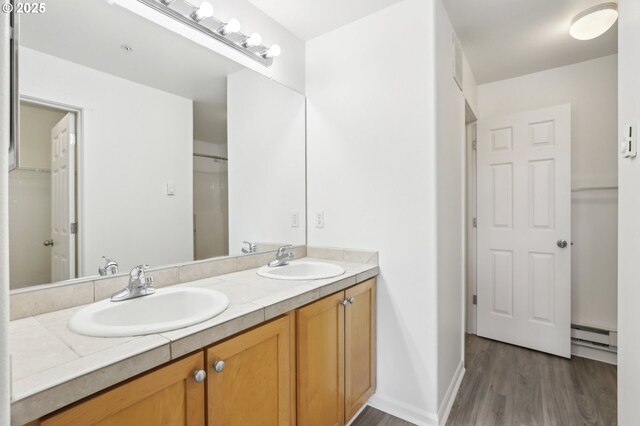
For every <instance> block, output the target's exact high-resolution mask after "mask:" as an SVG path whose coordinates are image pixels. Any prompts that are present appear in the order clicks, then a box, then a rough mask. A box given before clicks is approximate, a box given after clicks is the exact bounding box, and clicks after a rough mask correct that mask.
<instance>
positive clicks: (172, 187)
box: [167, 182, 176, 196]
mask: <svg viewBox="0 0 640 426" xmlns="http://www.w3.org/2000/svg"><path fill="white" fill-rule="evenodd" d="M167 195H168V196H173V195H176V184H175V183H173V182H167Z"/></svg>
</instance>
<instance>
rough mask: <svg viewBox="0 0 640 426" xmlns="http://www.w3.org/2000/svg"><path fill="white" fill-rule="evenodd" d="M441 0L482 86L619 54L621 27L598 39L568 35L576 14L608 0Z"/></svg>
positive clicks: (615, 26)
mask: <svg viewBox="0 0 640 426" xmlns="http://www.w3.org/2000/svg"><path fill="white" fill-rule="evenodd" d="M443 1H444V4H445V7H446V8H447V11H448V13H449V17H450V18H451V22H452V23H453V26H454V28H455V31H456V33H457V35H458V38H459V39H460V42H461V43H462V46H463V48H464V51H465V54H466V55H467V59H468V60H469V63H470V65H471V68H472V70H473V73H474V75H475V77H476V80H477V81H478V83H479V84H482V83H488V82H492V81H497V80H503V79H506V78H511V77H515V76H519V75H524V74H529V73H533V72H537V71H542V70H546V69H550V68H556V67H560V66H564V65H569V64H573V63H577V62H582V61H586V60H589V59H594V58H599V57H601V56H606V55H611V54H614V53H617V51H618V45H617V40H618V25H617V23H616V24H615V25H614V26H613V27H612V28H611V29H610V30H609V31H608V32H607V33H605V34H604V35H602V36H601V37H599V38H597V39H595V40H589V41H579V40H575V39H573V38H572V37H571V36H570V35H569V26H570V23H571V19H573V17H574V16H575V15H577V14H578V13H579V12H581V11H583V10H585V9H587V8H589V7H591V6H594V5H596V4H601V3H605V2H606V1H607V0H443ZM609 1H610V0H609Z"/></svg>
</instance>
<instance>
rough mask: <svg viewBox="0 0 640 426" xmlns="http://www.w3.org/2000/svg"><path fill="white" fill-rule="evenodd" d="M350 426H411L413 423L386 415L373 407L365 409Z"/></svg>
mask: <svg viewBox="0 0 640 426" xmlns="http://www.w3.org/2000/svg"><path fill="white" fill-rule="evenodd" d="M351 426H413V423H409V422H406V421H404V420H402V419H399V418H397V417H394V416H392V415H391V414H387V413H385V412H384V411H380V410H378V409H376V408H373V407H367V408H365V409H364V410H363V411H362V413H360V414H359V415H358V417H356V419H355V420H354V421H353V423H351Z"/></svg>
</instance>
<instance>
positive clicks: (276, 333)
mask: <svg viewBox="0 0 640 426" xmlns="http://www.w3.org/2000/svg"><path fill="white" fill-rule="evenodd" d="M374 348H375V278H373V279H370V280H368V281H365V282H363V283H361V284H358V285H355V286H353V287H351V288H348V289H346V290H345V291H341V292H339V293H336V294H332V295H330V296H327V297H325V298H323V299H320V300H318V301H316V302H314V303H311V304H309V305H307V306H304V307H302V308H299V309H297V310H296V311H292V312H290V313H289V314H287V315H284V316H282V317H279V318H276V319H274V320H272V321H269V322H266V323H264V324H261V325H259V326H257V327H255V328H253V329H250V330H248V331H245V332H242V333H240V334H237V335H235V336H232V337H230V338H228V339H227V340H224V341H222V342H219V343H216V344H214V345H213V346H210V347H208V348H205V349H204V350H201V351H199V352H197V353H194V354H193V355H190V356H187V357H185V358H182V359H178V360H177V361H174V362H171V363H170V364H167V365H165V366H163V367H160V368H158V369H156V370H153V371H151V372H149V373H146V374H143V375H142V376H139V377H137V378H133V379H131V380H129V381H127V382H124V383H123V384H121V385H118V386H117V387H114V388H112V389H109V390H107V391H104V392H102V393H99V394H98V395H96V396H93V397H91V398H88V399H85V400H84V401H81V402H78V403H76V404H74V405H72V406H70V407H68V408H64V409H62V410H60V411H58V412H56V413H54V414H51V415H49V416H47V417H45V418H43V419H41V420H40V421H39V422H38V421H36V422H34V424H39V425H42V426H63V425H100V426H107V425H113V426H120V425H131V426H134V425H135V426H146V425H149V426H151V425H153V426H155V425H172V426H173V425H177V426H181V425H184V426H203V425H205V422H206V423H208V426H223V425H224V426H247V425H251V426H293V425H296V424H297V425H300V426H325V425H326V426H331V425H337V426H343V425H344V424H345V423H347V422H348V421H349V420H350V419H351V418H352V417H353V416H354V415H355V414H356V413H357V412H358V410H359V409H360V408H361V407H362V406H363V405H364V404H365V403H366V401H367V399H368V398H369V397H370V396H371V395H372V394H373V392H374V390H375V381H376V378H375V351H374ZM196 373H198V374H196ZM205 373H206V379H205Z"/></svg>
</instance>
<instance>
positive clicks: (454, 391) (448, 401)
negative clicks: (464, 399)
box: [438, 360, 466, 426]
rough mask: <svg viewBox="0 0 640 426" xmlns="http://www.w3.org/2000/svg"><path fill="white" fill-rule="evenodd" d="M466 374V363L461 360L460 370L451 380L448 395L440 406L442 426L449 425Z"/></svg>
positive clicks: (458, 369) (439, 414)
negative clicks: (448, 421)
mask: <svg viewBox="0 0 640 426" xmlns="http://www.w3.org/2000/svg"><path fill="white" fill-rule="evenodd" d="M465 372H466V370H465V368H464V361H463V360H460V364H458V368H456V372H455V374H454V375H453V378H452V379H451V383H450V384H449V388H448V389H447V393H446V395H445V396H444V399H443V400H442V404H440V409H439V410H438V423H439V425H440V426H444V425H445V424H446V423H447V419H449V413H450V412H451V407H453V402H454V401H455V400H456V395H458V390H459V389H460V383H462V378H463V377H464V373H465Z"/></svg>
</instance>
